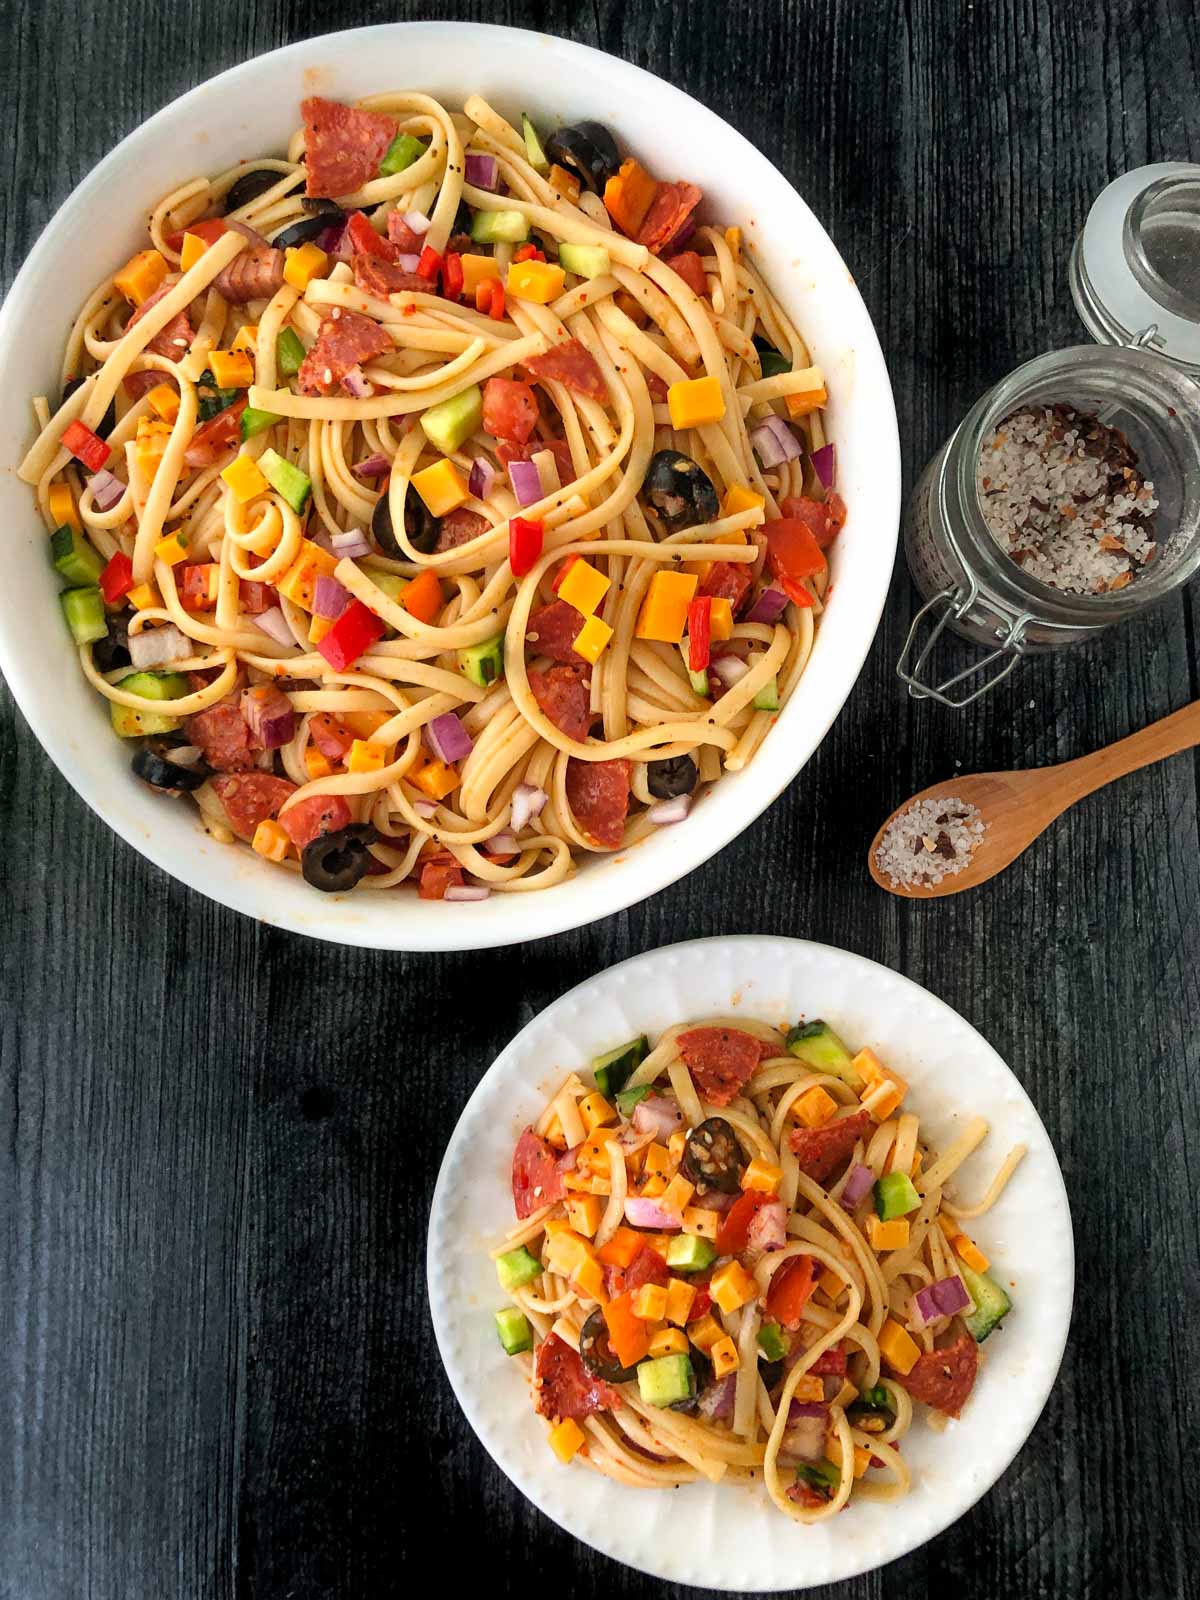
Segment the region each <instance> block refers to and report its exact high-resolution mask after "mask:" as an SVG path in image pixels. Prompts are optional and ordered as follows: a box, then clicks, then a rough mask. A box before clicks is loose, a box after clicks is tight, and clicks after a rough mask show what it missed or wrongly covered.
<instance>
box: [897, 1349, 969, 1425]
mask: <svg viewBox="0 0 1200 1600" xmlns="http://www.w3.org/2000/svg"><path fill="white" fill-rule="evenodd" d="M978 1368H979V1346H978V1345H977V1344H976V1343H975V1341H974V1339H972V1337H971V1335H970V1334H969V1333H960V1334H959V1336H958V1338H957V1339H955V1341H954V1343H953V1344H948V1345H947V1346H946V1347H945V1349H944V1350H929V1351H927V1352H926V1353H925V1354H924V1355H923V1356H918V1358H917V1363H916V1365H915V1366H914V1367H913V1369H912V1371H911V1372H910V1373H908V1374H907V1376H904V1377H899V1378H898V1382H900V1383H902V1384H903V1385H904V1387H905V1388H906V1389H907V1390H908V1392H909V1394H910V1395H912V1397H913V1399H914V1400H923V1401H924V1403H925V1404H926V1405H927V1406H932V1407H933V1409H934V1410H935V1411H942V1412H945V1414H946V1416H948V1417H956V1416H958V1414H959V1412H960V1411H961V1410H962V1408H963V1407H964V1406H965V1405H966V1403H967V1400H968V1399H969V1397H970V1394H971V1390H972V1389H973V1388H974V1387H975V1374H976V1372H977V1370H978Z"/></svg>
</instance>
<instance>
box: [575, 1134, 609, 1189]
mask: <svg viewBox="0 0 1200 1600" xmlns="http://www.w3.org/2000/svg"><path fill="white" fill-rule="evenodd" d="M614 1132H615V1130H614V1129H612V1128H608V1129H604V1128H596V1129H593V1131H592V1132H591V1133H589V1134H588V1136H587V1138H586V1139H585V1140H584V1141H583V1143H582V1144H581V1145H580V1146H579V1153H578V1155H577V1156H576V1164H577V1165H578V1166H580V1167H582V1168H583V1169H584V1170H585V1171H586V1172H598V1173H600V1175H601V1176H602V1177H605V1178H607V1177H608V1175H609V1173H610V1172H611V1171H612V1168H611V1166H610V1164H609V1160H608V1144H609V1140H610V1139H612V1137H613V1135H614Z"/></svg>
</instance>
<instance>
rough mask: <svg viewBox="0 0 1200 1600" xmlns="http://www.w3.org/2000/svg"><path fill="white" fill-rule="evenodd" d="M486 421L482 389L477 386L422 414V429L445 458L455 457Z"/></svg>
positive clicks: (473, 385) (431, 407)
mask: <svg viewBox="0 0 1200 1600" xmlns="http://www.w3.org/2000/svg"><path fill="white" fill-rule="evenodd" d="M482 421H483V390H482V389H481V388H480V387H479V385H478V384H477V383H473V384H472V385H471V387H470V388H469V389H464V390H463V392H462V393H461V394H456V395H452V396H451V397H450V399H449V400H443V401H442V403H441V404H440V405H436V406H430V408H429V410H428V411H424V412H422V413H421V430H422V432H423V433H424V435H425V437H426V438H427V439H428V440H429V442H430V444H431V445H433V446H434V447H435V448H436V449H438V450H440V451H441V452H442V454H443V455H444V456H452V455H453V454H454V452H455V451H456V450H457V449H458V447H459V445H461V444H463V443H465V442H466V440H468V439H469V438H470V437H471V435H472V434H473V433H474V432H475V430H476V428H478V427H479V425H480V423H481V422H482Z"/></svg>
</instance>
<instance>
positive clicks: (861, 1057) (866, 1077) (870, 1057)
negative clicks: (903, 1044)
mask: <svg viewBox="0 0 1200 1600" xmlns="http://www.w3.org/2000/svg"><path fill="white" fill-rule="evenodd" d="M850 1065H851V1066H852V1067H853V1068H854V1070H855V1072H857V1073H858V1075H859V1077H860V1078H861V1079H862V1080H863V1082H864V1083H874V1082H875V1079H876V1078H882V1077H883V1071H884V1069H883V1062H882V1061H880V1059H879V1057H878V1056H877V1055H876V1054H875V1052H874V1050H868V1049H867V1048H866V1047H865V1046H864V1048H863V1049H861V1050H860V1051H859V1052H858V1054H857V1055H856V1056H855V1057H854V1059H853V1060H852V1061H851V1063H850Z"/></svg>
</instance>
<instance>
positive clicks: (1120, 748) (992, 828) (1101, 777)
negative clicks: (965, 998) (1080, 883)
mask: <svg viewBox="0 0 1200 1600" xmlns="http://www.w3.org/2000/svg"><path fill="white" fill-rule="evenodd" d="M1197 744H1200V700H1197V701H1193V702H1192V704H1191V705H1189V706H1184V707H1183V709H1182V710H1180V711H1173V712H1172V713H1171V715H1170V716H1169V717H1163V718H1162V720H1161V721H1159V722H1152V723H1151V724H1150V726H1149V727H1148V728H1143V729H1142V730H1141V732H1140V733H1131V734H1130V735H1129V736H1128V738H1125V739H1118V740H1117V742H1116V743H1115V744H1110V745H1106V746H1105V747H1104V749H1103V750H1097V751H1095V752H1094V753H1093V754H1092V755H1090V756H1080V757H1078V759H1076V760H1075V761H1063V762H1060V763H1059V764H1058V765H1057V766H1053V767H1039V768H1037V769H1035V770H1034V771H1032V772H976V773H974V774H972V775H971V776H968V777H962V776H955V777H953V778H948V779H947V780H946V781H945V782H944V783H935V784H931V785H930V787H929V788H928V789H922V790H921V791H920V793H919V794H915V795H913V796H912V798H911V799H910V800H906V801H905V802H904V804H903V805H902V806H897V808H896V810H895V811H893V812H892V814H891V816H890V817H888V819H887V821H886V822H885V823H884V824H883V827H882V828H880V830H879V832H878V833H877V834H876V835H875V837H874V839H872V841H871V848H870V851H869V852H868V855H867V867H868V869H869V871H870V873H871V876H872V877H873V878H874V879H875V882H876V883H877V884H878V885H879V887H880V888H881V889H886V890H888V892H889V893H890V894H897V895H903V896H904V897H905V898H906V899H909V900H935V899H937V898H938V897H940V896H941V895H946V894H958V893H959V892H960V891H961V890H963V889H974V888H975V887H976V886H977V885H978V884H981V883H986V882H987V880H988V879H989V878H994V877H995V876H996V874H997V873H998V872H1003V870H1004V868H1005V867H1007V866H1008V864H1009V862H1011V861H1015V860H1016V858H1017V857H1018V856H1019V855H1020V854H1021V852H1022V851H1023V850H1024V849H1025V848H1026V847H1027V846H1028V845H1031V844H1032V843H1033V841H1034V840H1035V839H1036V838H1037V836H1038V835H1039V834H1040V833H1044V832H1045V830H1046V829H1047V828H1048V827H1049V826H1050V824H1051V823H1052V822H1053V821H1054V820H1055V818H1056V817H1060V816H1061V815H1062V813H1063V812H1064V811H1066V810H1068V809H1069V808H1070V807H1071V806H1073V805H1074V804H1075V802H1076V801H1077V800H1082V799H1083V797H1084V795H1088V794H1093V793H1094V792H1095V791H1096V790H1097V789H1103V788H1104V786H1105V784H1109V783H1111V782H1112V781H1113V779H1114V778H1123V777H1124V776H1125V775H1126V773H1129V772H1136V771H1137V770H1138V768H1139V767H1148V766H1151V765H1152V764H1153V763H1154V762H1155V761H1161V760H1163V758H1164V757H1165V756H1173V755H1177V754H1178V753H1179V751H1181V750H1190V749H1191V748H1192V747H1193V745H1197ZM924 800H935V801H939V802H945V803H949V802H951V801H956V802H959V803H960V804H961V805H963V806H966V807H970V808H971V810H970V812H968V817H969V819H970V822H969V823H968V826H970V825H971V824H973V823H974V822H975V821H976V820H978V821H979V822H982V823H983V824H984V828H983V832H982V833H979V834H974V835H973V842H972V843H971V846H970V849H969V853H968V854H967V855H966V860H965V862H964V863H963V864H962V865H961V866H956V865H955V862H954V861H953V860H951V859H950V858H948V857H946V858H945V860H946V866H945V867H942V868H940V869H939V870H943V871H944V872H945V876H944V877H942V879H941V881H940V882H938V883H933V882H929V881H922V880H921V879H920V878H917V879H916V881H913V882H904V881H893V879H892V877H890V876H889V874H888V872H887V871H886V869H885V868H883V867H881V866H880V864H879V860H878V853H879V847H880V843H881V841H882V839H883V836H884V834H885V833H886V832H887V831H888V829H889V828H890V827H891V825H892V824H893V822H896V820H897V819H898V818H900V817H901V816H902V815H903V814H904V813H905V812H907V811H908V810H909V809H910V807H912V806H915V805H917V804H918V803H919V802H921V801H924ZM976 814H977V817H976ZM964 820H965V819H964ZM935 826H936V824H935ZM931 845H932V846H933V848H931ZM936 845H937V839H936V836H934V837H932V838H931V840H930V844H927V845H925V846H924V848H925V849H926V850H927V851H928V852H929V854H930V856H931V857H932V856H935V855H937V854H938V852H937V850H936ZM947 848H949V836H947ZM957 859H961V855H959V856H958V857H957ZM930 864H932V863H930Z"/></svg>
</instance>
